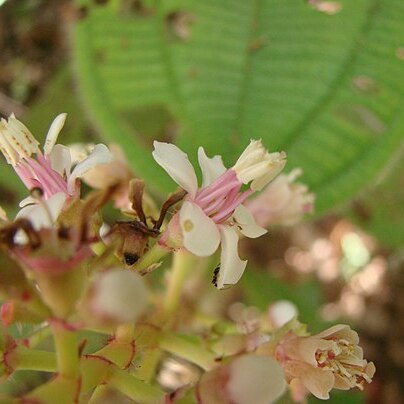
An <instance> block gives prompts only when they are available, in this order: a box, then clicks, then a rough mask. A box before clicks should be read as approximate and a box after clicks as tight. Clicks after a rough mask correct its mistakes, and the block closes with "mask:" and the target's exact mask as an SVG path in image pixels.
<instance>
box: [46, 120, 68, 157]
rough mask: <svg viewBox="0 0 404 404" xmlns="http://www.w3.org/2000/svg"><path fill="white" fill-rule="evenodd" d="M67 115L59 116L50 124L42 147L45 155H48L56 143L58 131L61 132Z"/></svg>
mask: <svg viewBox="0 0 404 404" xmlns="http://www.w3.org/2000/svg"><path fill="white" fill-rule="evenodd" d="M66 117H67V114H65V113H63V114H59V115H58V116H57V117H56V118H55V119H54V120H53V122H52V124H51V126H50V127H49V130H48V134H47V135H46V139H45V144H44V147H43V151H44V153H45V154H49V153H50V152H51V151H52V149H53V146H54V145H55V143H56V140H57V138H58V136H59V133H60V131H61V130H62V128H63V126H64V124H65V121H66Z"/></svg>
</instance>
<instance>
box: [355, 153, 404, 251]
mask: <svg viewBox="0 0 404 404" xmlns="http://www.w3.org/2000/svg"><path fill="white" fill-rule="evenodd" d="M403 173H404V150H401V151H400V152H399V153H398V154H397V156H396V159H395V160H394V161H392V162H391V164H390V165H389V167H388V168H387V169H386V172H385V173H383V175H382V176H381V178H379V179H378V182H377V184H376V185H375V186H374V188H373V189H371V190H367V192H364V193H363V194H362V195H360V197H359V198H357V199H356V200H355V201H354V203H353V204H352V206H351V209H350V210H349V211H348V212H347V213H348V216H349V217H351V218H353V219H354V220H355V221H356V222H357V223H358V224H360V225H361V227H362V228H364V229H365V230H366V231H368V232H369V233H370V234H372V235H374V236H376V237H377V238H378V239H379V241H380V243H381V245H383V246H385V247H390V248H402V247H403V244H404V215H403V209H404V179H403Z"/></svg>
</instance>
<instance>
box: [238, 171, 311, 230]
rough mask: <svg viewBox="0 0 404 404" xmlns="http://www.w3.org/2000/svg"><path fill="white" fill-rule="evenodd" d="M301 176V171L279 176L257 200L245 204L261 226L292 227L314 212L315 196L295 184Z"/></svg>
mask: <svg viewBox="0 0 404 404" xmlns="http://www.w3.org/2000/svg"><path fill="white" fill-rule="evenodd" d="M300 175H301V170H300V169H295V170H293V171H292V172H290V173H289V174H281V175H279V176H278V177H277V178H275V180H273V181H272V182H271V183H270V184H269V185H268V186H267V187H266V188H265V189H264V190H263V191H262V193H261V194H260V195H259V196H258V197H257V198H255V199H253V200H249V201H247V202H246V203H245V205H246V206H247V208H248V209H249V211H250V212H251V213H252V215H253V217H254V219H255V220H256V222H257V224H258V225H259V226H262V227H268V226H270V225H284V226H290V225H293V224H295V223H297V222H299V221H300V220H301V219H302V217H303V215H304V214H305V213H311V212H312V211H313V203H314V198H315V197H314V194H312V193H310V192H309V190H308V188H307V187H306V185H303V184H300V183H296V182H294V181H295V180H296V178H297V177H299V176H300Z"/></svg>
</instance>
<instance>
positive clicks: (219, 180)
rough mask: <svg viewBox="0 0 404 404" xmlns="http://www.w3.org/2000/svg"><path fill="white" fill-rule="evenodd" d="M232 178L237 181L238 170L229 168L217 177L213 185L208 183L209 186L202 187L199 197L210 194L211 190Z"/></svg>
mask: <svg viewBox="0 0 404 404" xmlns="http://www.w3.org/2000/svg"><path fill="white" fill-rule="evenodd" d="M232 180H236V181H237V182H239V181H238V179H237V175H236V172H235V171H233V170H227V171H225V172H224V173H223V174H222V175H221V176H220V177H219V178H217V179H216V181H215V182H213V183H212V184H211V185H208V186H207V187H205V188H203V189H201V190H200V191H199V192H198V196H197V197H198V198H203V197H204V196H206V195H209V194H210V193H211V192H213V191H214V190H216V189H217V188H219V187H220V186H222V184H223V183H228V182H230V181H232Z"/></svg>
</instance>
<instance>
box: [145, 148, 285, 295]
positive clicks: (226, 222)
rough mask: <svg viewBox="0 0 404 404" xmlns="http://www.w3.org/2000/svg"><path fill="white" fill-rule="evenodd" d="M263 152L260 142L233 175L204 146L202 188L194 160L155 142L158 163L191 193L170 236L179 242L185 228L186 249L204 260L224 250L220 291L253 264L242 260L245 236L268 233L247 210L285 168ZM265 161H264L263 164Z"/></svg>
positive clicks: (242, 159) (222, 253) (164, 238)
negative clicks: (255, 195) (245, 186)
mask: <svg viewBox="0 0 404 404" xmlns="http://www.w3.org/2000/svg"><path fill="white" fill-rule="evenodd" d="M263 150H264V149H263V147H262V145H261V144H260V142H259V144H257V142H254V141H252V143H251V144H250V146H249V147H247V149H246V151H245V152H244V153H243V154H242V155H241V157H240V159H239V160H238V162H237V163H236V165H235V166H234V167H233V168H231V169H229V170H227V169H226V168H225V167H224V165H223V162H222V159H221V157H220V156H215V157H213V158H208V157H207V156H206V154H205V151H204V149H203V148H202V147H200V148H199V150H198V160H199V165H200V167H201V171H202V187H201V188H199V187H198V182H197V177H196V174H195V171H194V168H193V167H192V165H191V163H190V161H189V159H188V156H187V155H186V154H185V153H183V152H182V151H181V150H180V149H179V148H178V147H176V146H174V145H172V144H169V143H161V142H154V151H153V157H154V159H155V160H156V161H157V163H158V164H160V166H161V167H163V168H164V169H165V170H166V171H167V173H168V174H169V175H170V176H171V178H172V179H173V180H174V181H175V182H176V183H177V184H178V185H179V186H181V187H182V188H183V189H185V190H186V191H187V192H188V196H187V198H186V200H185V201H184V203H183V205H182V207H181V210H180V211H179V213H178V215H179V218H178V217H177V216H174V217H173V219H172V220H171V222H170V224H171V226H170V224H169V226H168V228H167V230H166V232H168V234H170V232H171V233H172V236H171V239H172V240H178V224H179V228H180V229H179V230H180V232H181V235H182V246H183V247H185V248H186V249H187V250H188V251H190V252H191V253H193V254H195V255H197V256H201V257H205V256H210V255H212V254H213V253H214V252H215V251H216V250H217V248H218V247H219V245H221V257H220V270H219V273H218V277H217V287H218V288H223V287H225V286H226V285H233V284H235V283H237V282H238V280H239V279H240V277H241V275H242V274H243V272H244V269H245V267H246V265H247V261H243V260H241V259H240V258H239V256H238V252H237V249H238V240H239V233H240V232H241V233H242V234H244V235H245V236H247V237H251V238H255V237H259V236H261V235H263V234H265V233H266V230H265V229H263V228H261V227H259V226H257V224H256V223H255V220H254V219H253V217H252V215H251V213H249V212H248V210H247V209H246V208H245V207H244V206H243V205H242V203H243V202H244V201H245V199H246V198H247V197H248V196H250V195H251V194H252V193H253V191H254V190H255V189H256V188H257V187H261V186H264V185H265V184H266V183H267V182H268V181H270V180H272V179H273V178H274V176H275V175H277V173H279V170H280V167H283V165H284V161H283V160H282V159H280V160H279V161H277V162H275V159H272V158H268V155H269V154H268V153H267V152H266V151H265V150H264V151H263ZM269 156H271V155H269ZM261 158H262V159H263V160H264V163H263V164H262V165H261V162H260V159H261ZM248 182H251V188H250V189H248V190H246V191H242V190H241V187H242V186H243V184H245V183H248ZM257 184H258V185H257ZM178 219H179V220H178ZM167 239H170V236H167V235H164V236H163V237H162V240H167Z"/></svg>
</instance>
